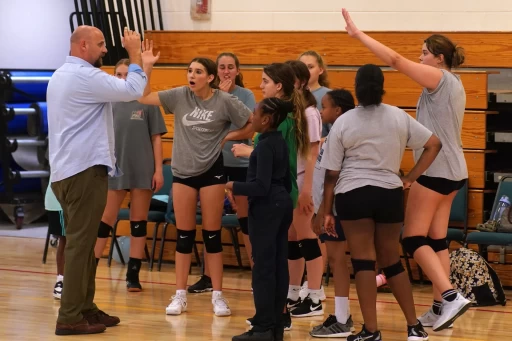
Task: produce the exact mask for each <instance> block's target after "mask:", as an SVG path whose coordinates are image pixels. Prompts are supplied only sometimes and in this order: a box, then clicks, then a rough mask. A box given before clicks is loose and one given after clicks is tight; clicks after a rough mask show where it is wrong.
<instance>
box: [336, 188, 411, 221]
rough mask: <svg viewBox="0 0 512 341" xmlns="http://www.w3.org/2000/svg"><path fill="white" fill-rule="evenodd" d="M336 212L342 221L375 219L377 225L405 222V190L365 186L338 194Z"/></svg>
mask: <svg viewBox="0 0 512 341" xmlns="http://www.w3.org/2000/svg"><path fill="white" fill-rule="evenodd" d="M335 205H336V212H337V213H338V218H339V219H340V220H342V221H343V220H359V219H367V218H370V219H373V221H375V222H376V223H382V224H394V223H402V222H403V221H404V190H403V188H402V187H398V188H394V189H386V188H382V187H376V186H364V187H360V188H356V189H354V190H351V191H349V192H346V193H340V194H336V198H335Z"/></svg>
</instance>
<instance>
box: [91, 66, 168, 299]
mask: <svg viewBox="0 0 512 341" xmlns="http://www.w3.org/2000/svg"><path fill="white" fill-rule="evenodd" d="M129 65H130V61H129V60H128V59H121V60H120V61H119V62H118V63H117V64H116V66H115V68H114V74H115V76H116V77H117V78H120V79H126V77H127V76H128V66H129ZM112 109H113V113H114V133H115V150H116V159H117V164H118V166H119V168H120V169H121V171H122V172H123V175H122V176H120V177H116V178H109V181H108V189H109V191H108V194H107V204H106V206H105V210H104V212H103V217H102V218H101V222H100V226H99V229H98V239H97V240H96V246H95V248H94V254H95V256H96V262H98V261H99V259H100V258H101V255H102V254H103V249H104V248H105V244H106V243H107V238H108V237H109V235H110V231H111V230H112V226H113V225H114V224H115V223H116V221H117V215H118V213H119V209H120V207H121V204H122V203H123V200H124V197H125V196H126V193H127V192H128V191H129V192H130V259H129V261H128V267H127V272H126V288H127V289H128V291H130V292H138V291H141V290H142V286H141V285H140V281H139V272H140V267H141V261H142V258H143V257H144V247H145V245H146V235H147V216H148V211H149V205H150V203H151V197H152V196H153V192H157V191H158V190H160V188H161V187H162V185H163V181H164V180H163V174H162V140H161V135H163V134H165V133H167V128H166V127H165V122H164V120H163V117H162V114H161V113H160V109H159V108H158V107H156V106H149V105H143V104H140V103H139V102H137V101H132V102H127V103H124V102H120V103H114V104H113V107H112Z"/></svg>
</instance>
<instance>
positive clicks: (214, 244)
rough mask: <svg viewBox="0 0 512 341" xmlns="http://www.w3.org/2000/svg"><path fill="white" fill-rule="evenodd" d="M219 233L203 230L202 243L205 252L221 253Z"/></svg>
mask: <svg viewBox="0 0 512 341" xmlns="http://www.w3.org/2000/svg"><path fill="white" fill-rule="evenodd" d="M220 235H221V231H220V230H218V231H206V230H203V243H204V248H205V249H206V252H208V253H219V252H222V240H221V238H220V237H221V236H220Z"/></svg>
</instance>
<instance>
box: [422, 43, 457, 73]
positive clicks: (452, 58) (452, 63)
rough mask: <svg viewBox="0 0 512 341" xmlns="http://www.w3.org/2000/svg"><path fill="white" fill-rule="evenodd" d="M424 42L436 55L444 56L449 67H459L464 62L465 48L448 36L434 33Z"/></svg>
mask: <svg viewBox="0 0 512 341" xmlns="http://www.w3.org/2000/svg"><path fill="white" fill-rule="evenodd" d="M424 43H425V45H426V46H427V49H428V50H429V52H430V53H432V54H433V55H434V56H436V57H438V56H439V55H443V56H444V63H445V64H446V66H447V67H448V68H450V69H451V68H452V67H459V66H461V65H462V64H463V63H464V59H465V57H464V49H463V48H462V47H460V46H457V45H455V44H454V43H453V42H452V41H451V40H450V39H448V38H447V37H445V36H443V35H441V34H433V35H431V36H430V37H428V38H427V39H425V41H424Z"/></svg>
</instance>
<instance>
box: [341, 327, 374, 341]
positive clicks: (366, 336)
mask: <svg viewBox="0 0 512 341" xmlns="http://www.w3.org/2000/svg"><path fill="white" fill-rule="evenodd" d="M347 341H382V336H381V335H380V330H377V331H376V332H375V333H370V332H369V331H367V330H366V327H365V326H364V324H363V329H362V330H361V331H360V332H359V333H357V334H356V335H349V336H348V337H347Z"/></svg>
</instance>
